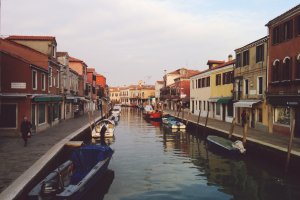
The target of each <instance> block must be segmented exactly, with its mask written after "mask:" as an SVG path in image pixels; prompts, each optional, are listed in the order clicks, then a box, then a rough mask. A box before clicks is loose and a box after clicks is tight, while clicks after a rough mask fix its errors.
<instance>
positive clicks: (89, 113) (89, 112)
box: [88, 111, 93, 134]
mask: <svg viewBox="0 0 300 200" xmlns="http://www.w3.org/2000/svg"><path fill="white" fill-rule="evenodd" d="M88 117H89V125H90V129H91V134H92V131H93V128H92V124H91V111H88Z"/></svg>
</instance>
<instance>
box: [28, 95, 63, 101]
mask: <svg viewBox="0 0 300 200" xmlns="http://www.w3.org/2000/svg"><path fill="white" fill-rule="evenodd" d="M33 101H34V102H49V101H62V97H61V96H58V95H45V96H43V95H41V96H35V97H34V98H33Z"/></svg>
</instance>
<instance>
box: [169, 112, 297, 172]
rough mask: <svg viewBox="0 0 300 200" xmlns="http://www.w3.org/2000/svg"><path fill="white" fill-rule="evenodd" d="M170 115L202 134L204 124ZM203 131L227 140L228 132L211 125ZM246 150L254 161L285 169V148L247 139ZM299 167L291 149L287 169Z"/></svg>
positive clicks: (234, 136)
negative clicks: (260, 160)
mask: <svg viewBox="0 0 300 200" xmlns="http://www.w3.org/2000/svg"><path fill="white" fill-rule="evenodd" d="M170 115H171V116H173V117H175V118H177V119H179V120H180V121H182V122H184V123H186V122H187V121H188V125H187V128H192V129H194V130H199V129H198V128H200V130H201V131H200V132H202V133H203V130H204V129H205V124H204V123H201V122H200V123H199V124H197V122H194V121H192V120H186V119H183V118H182V117H178V116H175V115H173V114H170ZM205 131H206V134H212V135H219V136H222V137H225V138H227V137H228V135H229V131H227V130H223V129H220V128H216V127H213V126H211V125H207V127H206V130H205ZM195 134H196V135H198V134H199V132H196V133H195ZM199 136H201V135H199ZM202 136H203V135H202ZM232 139H234V140H242V139H243V136H241V135H239V134H236V133H233V134H232ZM246 149H247V152H246V156H251V157H254V158H255V159H260V158H259V157H263V160H267V161H270V162H273V163H276V164H277V165H278V167H282V168H284V167H285V164H286V158H287V147H286V148H284V147H281V146H278V145H275V144H271V143H268V142H264V141H260V140H257V139H255V138H251V137H247V142H246ZM257 155H259V157H257ZM299 167H300V152H299V151H295V150H293V149H292V151H291V158H290V164H289V168H290V169H292V170H294V169H299Z"/></svg>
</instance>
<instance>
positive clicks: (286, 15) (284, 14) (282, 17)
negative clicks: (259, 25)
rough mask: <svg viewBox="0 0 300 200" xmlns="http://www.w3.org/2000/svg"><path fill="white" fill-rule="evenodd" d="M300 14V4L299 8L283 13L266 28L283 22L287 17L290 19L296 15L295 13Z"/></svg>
mask: <svg viewBox="0 0 300 200" xmlns="http://www.w3.org/2000/svg"><path fill="white" fill-rule="evenodd" d="M298 12H300V4H298V5H297V6H295V7H293V8H291V9H290V10H288V11H286V12H284V13H282V14H281V15H279V16H278V17H275V18H274V19H272V20H270V21H269V22H268V23H267V24H266V26H271V25H273V24H275V23H276V22H279V21H282V20H284V19H285V18H286V17H289V16H291V15H294V14H295V13H298Z"/></svg>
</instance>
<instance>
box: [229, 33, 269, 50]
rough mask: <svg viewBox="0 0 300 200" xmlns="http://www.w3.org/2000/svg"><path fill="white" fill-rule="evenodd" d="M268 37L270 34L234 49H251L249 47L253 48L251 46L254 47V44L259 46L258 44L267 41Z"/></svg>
mask: <svg viewBox="0 0 300 200" xmlns="http://www.w3.org/2000/svg"><path fill="white" fill-rule="evenodd" d="M268 39H269V36H265V37H263V38H260V39H258V40H255V41H254V42H251V43H249V44H247V45H245V46H243V47H240V48H237V49H235V50H234V51H235V52H240V51H243V50H246V49H249V48H251V47H253V46H257V45H260V44H261V43H263V42H265V41H268Z"/></svg>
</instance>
